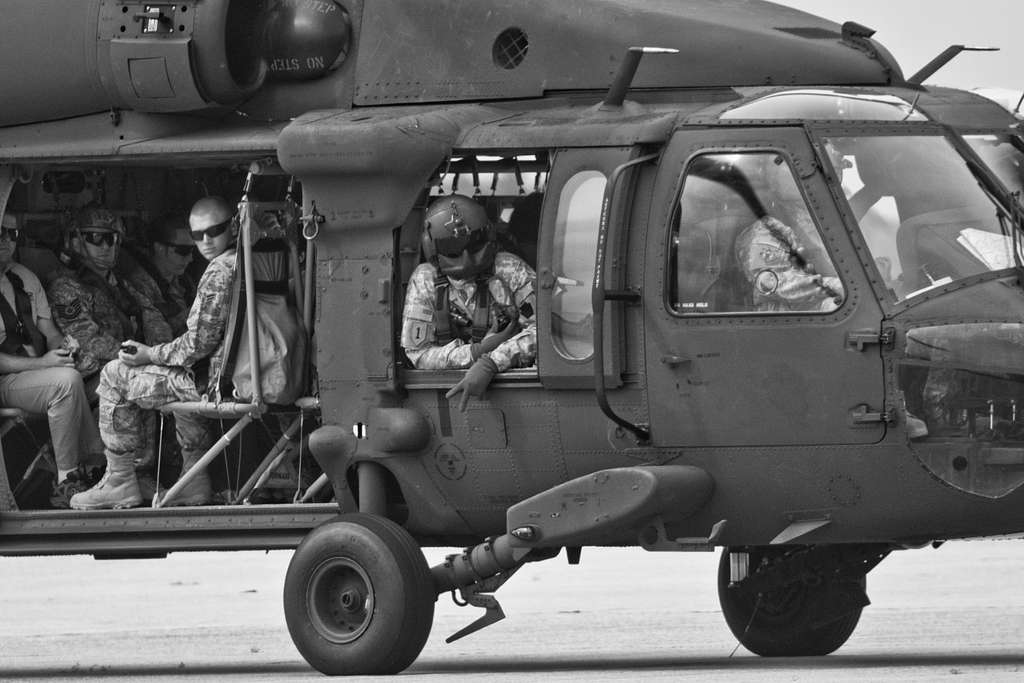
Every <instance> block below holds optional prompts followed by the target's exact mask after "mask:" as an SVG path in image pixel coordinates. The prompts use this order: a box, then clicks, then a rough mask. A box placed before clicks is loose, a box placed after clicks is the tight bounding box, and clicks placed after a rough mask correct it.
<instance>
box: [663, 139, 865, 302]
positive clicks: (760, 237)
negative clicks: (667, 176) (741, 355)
mask: <svg viewBox="0 0 1024 683" xmlns="http://www.w3.org/2000/svg"><path fill="white" fill-rule="evenodd" d="M672 225H673V231H672V242H671V246H670V261H671V269H672V271H674V277H673V278H671V279H670V292H669V303H670V306H671V307H672V310H673V311H674V312H675V313H677V314H680V315H720V314H739V313H746V314H749V313H828V312H831V311H834V310H836V309H837V308H839V306H840V305H841V304H842V302H843V300H844V298H845V294H844V289H843V285H842V283H841V282H840V280H839V278H838V277H837V276H836V268H835V266H834V265H833V263H832V260H831V258H830V257H829V255H828V253H827V252H826V250H825V248H824V245H823V242H822V238H821V235H820V233H819V231H818V228H817V226H816V224H815V223H814V220H813V219H812V218H811V214H810V211H809V210H808V208H807V203H806V201H805V199H804V197H803V194H802V193H801V192H800V189H799V185H798V184H797V181H796V177H795V176H794V175H793V171H792V169H791V168H790V165H789V164H788V163H787V162H786V159H785V158H784V157H783V156H782V155H780V154H778V153H777V152H747V153H729V154H725V153H720V154H704V155H700V156H698V157H695V158H694V159H693V160H691V162H690V163H689V164H688V166H687V169H686V174H685V176H684V179H683V184H682V191H681V192H680V196H679V200H678V202H677V205H676V207H675V213H674V217H673V223H672Z"/></svg>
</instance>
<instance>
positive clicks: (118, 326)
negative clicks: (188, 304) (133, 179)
mask: <svg viewBox="0 0 1024 683" xmlns="http://www.w3.org/2000/svg"><path fill="white" fill-rule="evenodd" d="M123 240H124V224H123V223H122V222H121V219H120V218H118V217H117V216H115V215H114V214H113V213H112V212H110V211H108V210H106V209H103V208H100V207H98V206H91V205H90V206H86V207H83V208H81V209H79V210H78V212H77V213H76V214H75V217H74V219H73V220H72V221H71V223H70V225H69V226H68V229H67V230H66V232H65V237H64V250H63V252H62V254H61V260H62V261H63V262H64V263H65V264H66V268H65V269H64V270H63V271H62V272H61V273H59V274H58V276H57V277H56V278H55V279H54V280H53V281H52V282H51V283H50V285H49V287H48V289H47V294H48V295H49V298H50V304H51V306H52V307H53V313H54V320H55V321H56V323H57V326H58V327H59V328H60V329H61V330H62V331H63V332H64V333H65V334H67V335H70V336H71V337H73V338H74V339H75V340H76V341H77V342H78V344H79V348H80V353H79V358H78V364H77V366H76V367H77V368H78V371H79V372H81V373H82V375H84V376H85V377H87V378H89V377H92V376H93V375H95V374H96V373H97V372H99V370H100V368H102V367H103V365H104V364H106V363H107V362H109V361H111V360H113V359H115V358H117V354H118V351H120V348H121V343H122V342H123V341H124V340H125V339H143V340H145V341H146V343H149V344H157V343H160V342H164V341H168V340H170V339H171V338H172V337H173V336H174V335H173V334H172V332H171V328H170V325H168V323H167V321H166V320H165V319H164V317H163V315H161V314H160V311H158V310H157V309H156V307H155V306H154V305H153V303H152V302H151V301H150V300H149V298H148V297H146V295H145V294H143V293H142V292H140V291H139V290H138V289H137V288H136V287H135V286H134V285H132V284H131V282H128V281H127V280H125V279H123V278H120V277H118V276H117V274H116V272H115V270H114V266H115V265H116V264H117V260H118V254H119V250H120V247H121V243H122V242H123Z"/></svg>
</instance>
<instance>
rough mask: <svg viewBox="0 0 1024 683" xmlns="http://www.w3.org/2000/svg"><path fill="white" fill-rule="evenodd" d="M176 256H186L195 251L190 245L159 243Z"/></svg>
mask: <svg viewBox="0 0 1024 683" xmlns="http://www.w3.org/2000/svg"><path fill="white" fill-rule="evenodd" d="M160 244H162V245H164V246H165V247H167V248H168V249H170V250H171V251H173V252H174V253H175V254H177V255H178V256H188V255H189V254H191V253H192V250H193V249H195V247H193V246H192V245H191V244H175V243H174V242H160Z"/></svg>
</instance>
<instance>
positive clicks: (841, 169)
mask: <svg viewBox="0 0 1024 683" xmlns="http://www.w3.org/2000/svg"><path fill="white" fill-rule="evenodd" d="M824 144H825V149H826V151H827V152H828V157H829V161H830V162H831V164H832V166H833V169H834V170H835V172H836V174H837V176H839V178H841V181H842V187H843V193H844V194H845V195H846V199H847V201H848V202H849V204H850V207H851V209H852V210H853V213H854V215H855V217H856V218H857V222H858V224H859V226H860V231H861V234H862V235H863V237H864V241H865V243H866V244H867V246H868V249H869V250H870V252H871V257H872V258H873V259H874V262H875V265H876V267H877V268H878V272H879V274H880V275H881V277H882V279H883V280H884V282H885V284H886V286H887V287H888V288H889V290H890V291H891V292H892V294H893V295H894V296H895V297H896V299H897V300H899V301H902V300H905V299H909V298H911V297H914V296H916V295H918V294H922V293H924V292H926V291H928V290H930V289H933V288H935V287H941V286H943V285H946V284H950V283H953V282H956V281H958V280H962V279H964V278H967V277H970V276H973V275H979V274H982V273H986V272H990V271H999V270H1003V269H1006V268H1012V267H1014V266H1015V258H1014V251H1013V249H1014V247H1013V245H1014V243H1015V240H1014V228H1013V227H1012V224H1011V221H1010V220H1009V219H1008V218H1007V217H1006V215H1005V212H1004V211H1003V210H1002V208H1001V207H1000V206H999V205H998V204H997V201H996V199H995V198H994V196H993V195H992V194H991V193H990V191H988V190H986V189H985V188H984V186H983V185H981V184H980V182H979V179H978V178H977V177H976V176H975V174H974V173H973V172H972V171H971V169H970V167H969V166H968V162H967V161H966V160H965V159H964V158H963V157H962V156H961V155H960V154H959V153H958V152H957V151H956V149H955V148H954V147H953V145H952V144H951V142H950V141H949V140H948V139H946V138H944V137H941V136H938V135H902V136H897V135H893V136H849V137H826V138H824ZM1018 182H1019V181H1018ZM1017 237H1018V240H1019V235H1018V236H1017Z"/></svg>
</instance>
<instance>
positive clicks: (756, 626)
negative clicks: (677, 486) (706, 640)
mask: <svg viewBox="0 0 1024 683" xmlns="http://www.w3.org/2000/svg"><path fill="white" fill-rule="evenodd" d="M729 551H730V549H729V548H724V549H723V550H722V558H721V560H720V561H719V564H718V600H719V603H720V604H721V606H722V614H723V615H724V616H725V621H726V623H727V624H729V630H730V631H732V634H733V635H734V636H736V639H737V640H738V641H740V643H741V644H742V645H743V647H745V648H747V649H748V650H750V651H751V652H753V653H754V654H756V655H761V656H762V657H816V656H821V655H827V654H829V653H831V652H835V651H836V650H838V649H839V648H840V647H841V646H842V645H843V643H845V642H846V641H847V639H849V637H850V636H851V635H852V634H853V630H854V629H855V628H856V627H857V622H858V621H860V614H861V611H863V608H860V609H855V610H853V611H850V612H847V613H845V614H843V615H841V616H839V617H837V618H835V619H831V620H827V621H824V623H822V622H823V620H822V619H821V609H820V607H821V602H822V601H823V600H825V597H826V594H827V593H828V591H829V586H828V585H827V583H826V581H824V580H822V581H821V582H819V583H808V582H796V583H794V584H792V585H789V586H786V587H784V588H780V589H778V590H775V591H771V592H769V593H764V594H761V595H760V596H759V595H756V594H751V593H749V592H748V593H744V592H741V591H738V590H736V589H731V588H729V578H730V573H729V554H730V552H729ZM749 552H750V563H749V566H750V572H751V573H753V572H754V570H755V568H756V567H758V566H759V565H760V563H761V561H762V560H763V559H765V558H770V557H772V555H774V554H781V553H782V550H775V549H765V548H751V549H750V550H749ZM859 585H860V588H861V589H863V588H864V586H865V585H866V582H865V580H864V578H861V579H860V584H859Z"/></svg>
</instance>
